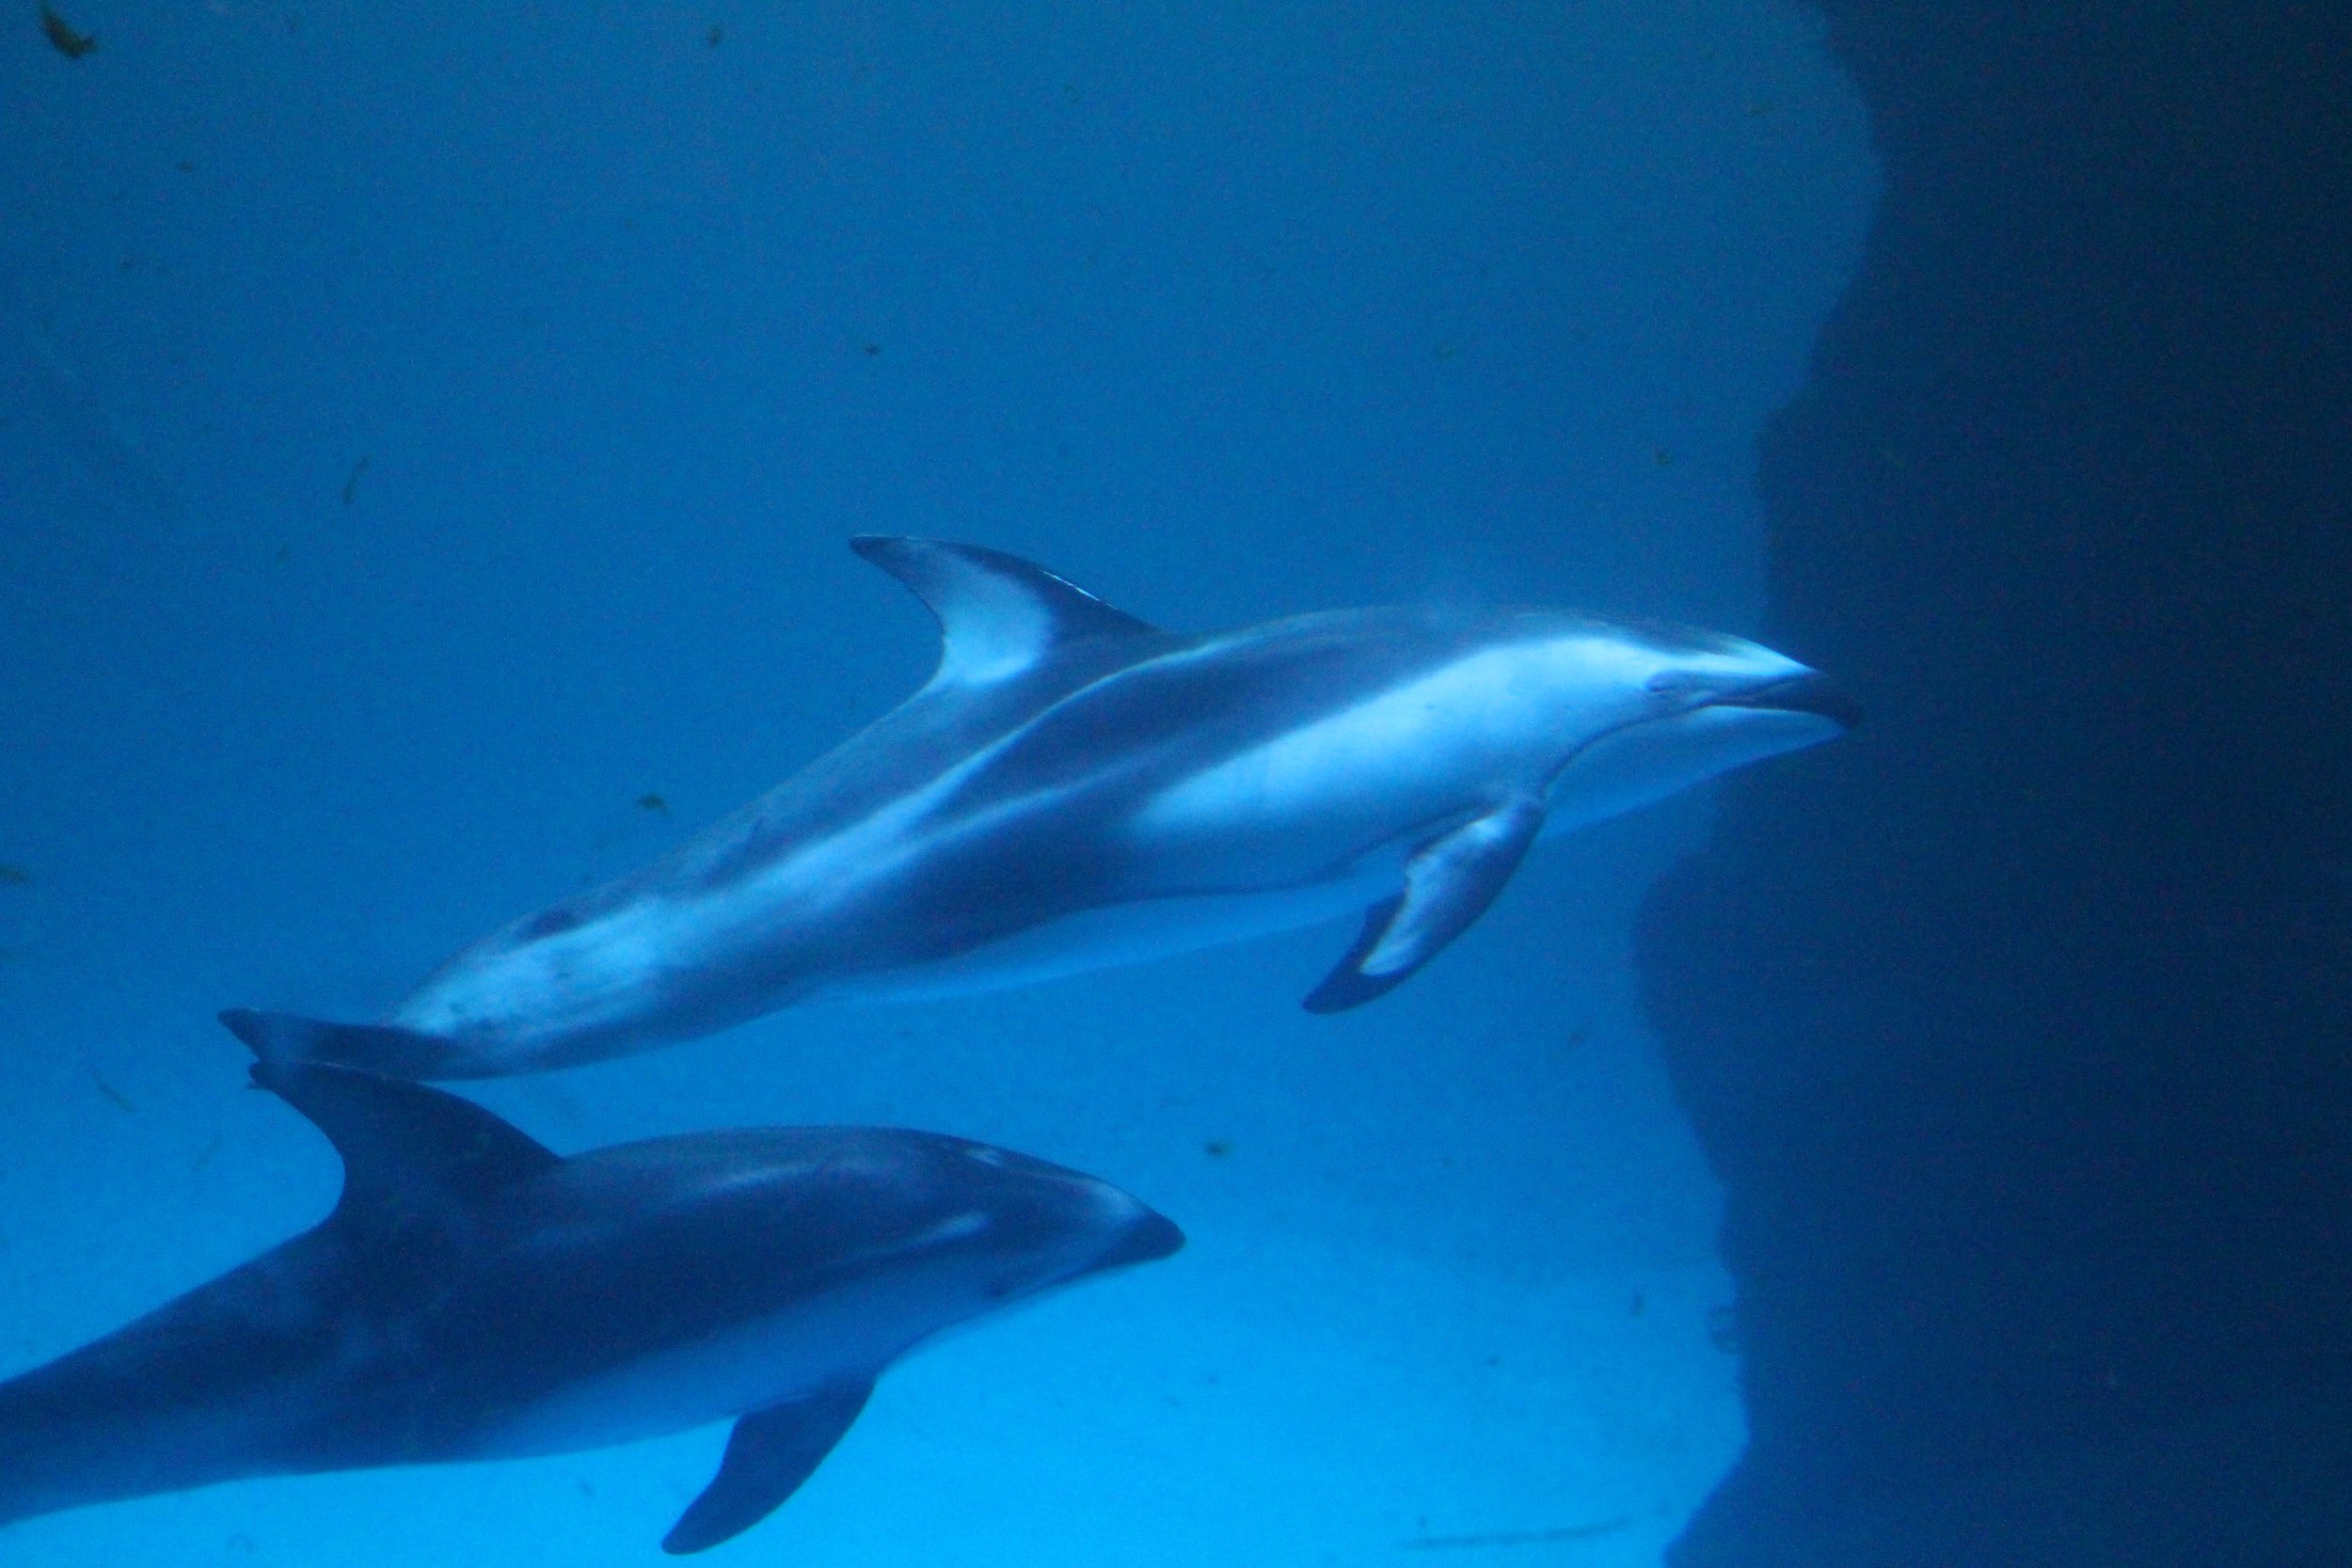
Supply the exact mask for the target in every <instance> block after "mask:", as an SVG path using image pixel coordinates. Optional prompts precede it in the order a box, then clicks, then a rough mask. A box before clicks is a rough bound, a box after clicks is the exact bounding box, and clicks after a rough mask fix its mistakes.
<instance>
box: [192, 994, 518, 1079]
mask: <svg viewBox="0 0 2352 1568" xmlns="http://www.w3.org/2000/svg"><path fill="white" fill-rule="evenodd" d="M220 1022H221V1023H222V1025H223V1026H224V1027H226V1028H227V1029H228V1031H229V1032H230V1034H232V1035H234V1036H236V1037H237V1038H239V1039H241V1040H243V1041H245V1043H246V1047H247V1048H248V1049H250V1050H251V1051H252V1053H253V1054H254V1055H255V1057H257V1058H258V1059H260V1060H262V1061H264V1062H279V1063H284V1062H324V1063H327V1064H329V1065H331V1066H334V1067H356V1068H363V1069H366V1070H367V1071H370V1072H380V1073H382V1074H384V1075H385V1076H386V1077H388V1078H472V1077H477V1076H479V1075H480V1074H479V1072H478V1070H469V1064H468V1062H467V1059H466V1057H465V1054H464V1053H463V1052H462V1051H461V1049H460V1048H459V1047H458V1045H457V1044H456V1042H454V1041H452V1040H446V1039H443V1038H442V1037H439V1036H438V1035H428V1034H425V1033H424V1032H423V1031H421V1030H418V1029H401V1028H397V1027H395V1026H393V1025H391V1024H389V1023H327V1022H322V1021H320V1020H318V1019H314V1018H299V1017H297V1016H295V1015H294V1014H293V1013H262V1012H256V1011H254V1010H253V1009H252V1008H250V1007H231V1008H230V1009H229V1010H228V1011H227V1012H225V1013H223V1014H221V1015H220Z"/></svg>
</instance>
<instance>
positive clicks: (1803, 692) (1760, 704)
mask: <svg viewBox="0 0 2352 1568" xmlns="http://www.w3.org/2000/svg"><path fill="white" fill-rule="evenodd" d="M1706 706H1708V707H1752V708H1762V709H1765V710H1767V711H1770V712H1776V713H1809V714H1812V715H1813V716H1814V717H1816V718H1819V719H1826V720H1828V721H1830V722H1831V723H1833V724H1836V726H1838V727H1839V728H1840V729H1848V730H1851V729H1852V728H1853V727H1854V726H1855V725H1857V724H1859V723H1861V722H1862V705H1861V703H1859V702H1858V701H1856V700H1855V698H1854V695H1853V693H1852V692H1851V691H1849V690H1847V689H1845V688H1844V687H1842V686H1840V685H1838V684H1837V683H1836V681H1834V680H1831V679H1830V678H1829V677H1828V676H1827V675H1824V674H1821V673H1820V672H1818V671H1808V672H1806V673H1804V674H1802V675H1791V676H1789V677H1788V679H1787V680H1779V681H1773V682H1772V683H1771V684H1770V685H1767V686H1759V687H1756V688H1755V689H1753V690H1748V691H1739V692H1731V693H1727V694H1725V695H1724V696H1721V697H1717V698H1714V699H1713V700H1711V701H1709V702H1708V703H1707V704H1706Z"/></svg>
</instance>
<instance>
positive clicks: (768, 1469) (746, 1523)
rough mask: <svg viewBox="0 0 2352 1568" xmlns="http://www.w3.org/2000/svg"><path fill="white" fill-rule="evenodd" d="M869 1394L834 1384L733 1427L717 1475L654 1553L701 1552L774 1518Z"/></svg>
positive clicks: (857, 1386) (862, 1385)
mask: <svg viewBox="0 0 2352 1568" xmlns="http://www.w3.org/2000/svg"><path fill="white" fill-rule="evenodd" d="M873 1392H874V1386H873V1384H872V1383H870V1382H850V1383H836V1384H834V1385H833V1386H830V1387H827V1388H822V1389H819V1390H818V1392H816V1393H815V1394H812V1395H810V1396H809V1397H808V1398H807V1399H804V1400H795V1401H793V1402H791V1403H790V1404H778V1405H771V1406H770V1407H769V1408H767V1409H766V1410H755V1411H753V1412H752V1413H751V1414H750V1415H748V1416H746V1417H744V1418H742V1419H741V1420H739V1421H738V1422H736V1423H735V1434H734V1435H733V1436H731V1437H729V1438H728V1439H727V1451H726V1457H725V1458H723V1459H722V1460H720V1461H719V1473H718V1474H717V1475H715V1476H713V1477H711V1478H710V1484H709V1485H708V1486H706V1487H704V1488H703V1493H702V1496H701V1497H696V1498H695V1499H694V1500H693V1501H692V1502H691V1503H689V1504H688V1505H687V1508H686V1512H685V1513H681V1514H679V1515H678V1522H677V1523H676V1524H675V1525H674V1526H672V1527H671V1529H670V1533H669V1534H668V1535H666V1536H663V1537H662V1539H661V1549H662V1550H663V1551H665V1552H668V1553H670V1554H671V1555H672V1556H674V1557H682V1556H684V1555H685V1554H687V1553H689V1552H700V1551H707V1550H708V1549H709V1548H710V1547H712V1546H716V1545H717V1544H719V1543H721V1542H722V1541H731V1540H733V1539H734V1538H735V1537H737V1536H739V1535H740V1534H742V1533H743V1532H744V1531H745V1530H747V1529H749V1528H752V1527H753V1526H754V1525H755V1524H757V1523H759V1522H760V1521H761V1520H762V1519H765V1518H766V1517H768V1515H769V1514H771V1513H774V1512H775V1511H776V1510H777V1509H778V1508H780V1507H782V1506H783V1504H784V1501H785V1499H786V1498H787V1497H791V1496H792V1494H793V1493H795V1492H797V1491H799V1490H800V1489H801V1483H802V1482H803V1481H806V1480H808V1478H809V1477H810V1475H812V1474H813V1473H814V1472H815V1471H816V1469H817V1466H818V1465H821V1464H823V1463H824V1462H825V1455H827V1454H829V1453H831V1452H833V1448H834V1444H835V1443H838V1442H840V1441H841V1435H842V1433H846V1432H848V1431H849V1430H850V1422H852V1421H854V1420H856V1419H857V1418H858V1412H859V1411H861V1410H864V1409H865V1408H866V1399H867V1397H868V1396H869V1395H871V1394H872V1393H873Z"/></svg>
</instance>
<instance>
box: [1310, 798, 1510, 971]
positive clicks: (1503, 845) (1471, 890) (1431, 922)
mask: <svg viewBox="0 0 2352 1568" xmlns="http://www.w3.org/2000/svg"><path fill="white" fill-rule="evenodd" d="M1543 825H1544V807H1543V802H1542V801H1541V800H1536V799H1534V797H1532V796H1519V797H1515V798H1514V799H1512V800H1508V801H1506V802H1504V803H1503V804H1502V805H1501V806H1499V807H1497V808H1496V809H1495V810H1493V811H1491V812H1488V813H1487V814H1486V816H1480V817H1475V818H1473V819H1471V820H1470V821H1468V822H1465V823H1463V824H1462V825H1461V826H1460V827H1458V828H1456V829H1454V831H1453V832H1450V833H1447V834H1445V835H1444V836H1443V837H1441V838H1438V839H1437V840H1435V841H1434V842H1432V843H1430V844H1427V845H1424V846H1422V848H1421V849H1420V850H1419V851H1418V852H1416V853H1415V854H1414V855H1413V857H1412V858H1411V859H1410V860H1408V861H1406V863H1405V891H1404V892H1402V893H1399V894H1396V895H1392V896H1391V897H1388V898H1383V899H1382V900H1380V902H1378V903H1377V904H1375V905H1373V906H1372V908H1371V909H1369V910H1367V911H1364V926H1363V929H1362V930H1360V931H1359V932H1358V933H1357V935H1356V942H1355V945H1354V946H1352V947H1350V948H1349V949H1348V950H1347V955H1346V957H1344V958H1342V959H1340V961H1339V964H1338V966H1337V967H1336V968H1334V969H1333V970H1332V971H1331V973H1330V974H1327V975H1325V976H1324V979H1323V983H1322V984H1321V985H1319V986H1317V987H1316V988H1315V989H1314V990H1311V991H1310V992H1308V993H1307V1000H1306V1008H1307V1010H1308V1011H1309V1012H1311V1013H1337V1012H1344V1011H1345V1010H1346V1009H1348V1008H1350V1007H1359V1006H1363V1005H1364V1004H1365V1003H1367V1002H1369V1001H1371V1000H1372V999H1373V998H1374V997H1376V996H1381V995H1385V994H1386V993H1387V992H1389V991H1391V990H1395V989H1396V988H1397V987H1398V986H1401V985H1403V984H1404V983H1405V982H1406V979H1408V978H1410V977H1411V975H1412V974H1413V973H1414V972H1415V971H1416V970H1418V969H1420V968H1421V966H1422V965H1423V964H1425V963H1427V962H1428V961H1429V960H1430V959H1431V958H1436V957H1437V956H1438V951H1439V950H1440V949H1442V948H1443V947H1444V946H1445V944H1446V943H1447V942H1452V941H1453V940H1454V938H1455V937H1458V936H1460V935H1461V934H1462V933H1463V932H1464V931H1466V930H1468V929H1470V925H1471V923H1472V922H1474V921H1475V920H1477V918H1478V917H1479V916H1480V915H1482V914H1485V913H1486V906H1487V905H1489V904H1491V903H1493V902H1494V901H1495V895H1497V894H1499V893H1501V892H1502V884H1503V883H1505V882H1507V881H1509V880H1510V879H1511V873H1512V872H1514V871H1517V870H1518V865H1519V862H1520V861H1522V860H1525V859H1526V858H1527V850H1528V847H1529V846H1530V845H1533V844H1534V842H1535V835H1536V833H1537V832H1540V831H1541V830H1542V828H1543Z"/></svg>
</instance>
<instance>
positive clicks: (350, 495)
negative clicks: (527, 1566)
mask: <svg viewBox="0 0 2352 1568" xmlns="http://www.w3.org/2000/svg"><path fill="white" fill-rule="evenodd" d="M368 456H369V454H368V453H366V452H364V451H363V452H361V453H360V454H359V461H358V462H357V463H354V464H353V465H352V466H351V472H350V473H349V474H347V475H345V476H344V478H343V504H344V505H345V506H349V505H350V504H351V503H352V502H353V501H356V500H358V499H359V476H360V475H361V474H364V473H366V472H367V471H368Z"/></svg>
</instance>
